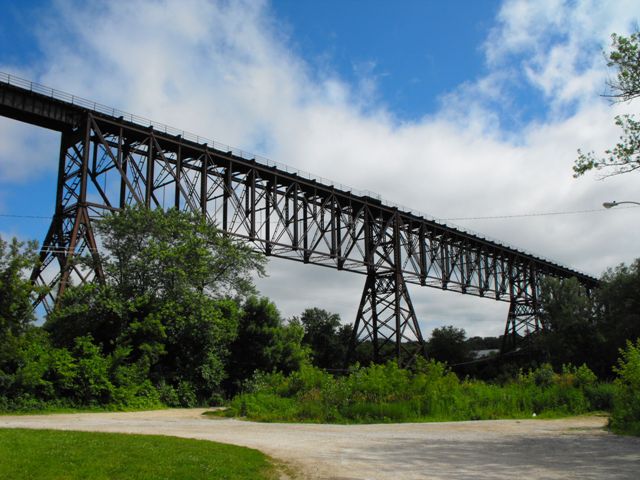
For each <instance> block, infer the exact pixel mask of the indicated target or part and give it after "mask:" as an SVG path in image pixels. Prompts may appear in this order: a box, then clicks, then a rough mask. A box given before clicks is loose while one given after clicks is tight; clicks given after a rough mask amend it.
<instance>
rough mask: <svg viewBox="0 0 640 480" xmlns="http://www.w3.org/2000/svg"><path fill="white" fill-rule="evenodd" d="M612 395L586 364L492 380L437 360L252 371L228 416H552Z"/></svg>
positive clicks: (594, 405)
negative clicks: (463, 375)
mask: <svg viewBox="0 0 640 480" xmlns="http://www.w3.org/2000/svg"><path fill="white" fill-rule="evenodd" d="M612 398H613V387H612V385H611V384H602V383H599V382H598V381H597V379H596V377H595V375H594V374H593V373H592V372H591V371H590V370H589V369H588V368H587V367H586V366H582V367H579V368H575V367H565V369H564V370H563V372H561V373H554V372H553V370H552V369H551V367H550V366H548V365H545V366H543V367H541V368H539V369H538V370H535V371H530V372H527V373H520V374H519V375H518V376H517V377H516V378H514V379H513V380H512V381H510V382H508V383H506V384H503V385H497V384H489V383H485V382H482V381H477V380H470V379H462V380H461V379H459V378H458V377H457V376H456V375H455V374H454V373H452V372H450V371H449V370H448V369H447V367H446V366H445V365H444V364H442V363H438V362H435V361H430V362H420V363H419V364H418V366H417V368H416V369H415V370H414V371H409V370H403V369H400V368H398V367H397V365H396V364H395V363H388V364H386V365H371V366H369V367H365V368H354V369H353V370H352V371H351V372H350V374H349V375H348V376H345V377H338V378H334V377H333V376H331V375H329V374H328V373H326V372H324V371H322V370H319V369H317V368H314V367H312V366H309V365H305V366H303V367H302V368H301V369H300V370H299V371H297V372H294V373H292V374H291V375H289V376H284V375H282V374H280V373H272V374H258V375H256V376H255V377H254V378H253V379H252V381H251V382H249V383H248V384H247V385H246V389H245V392H244V393H242V394H240V395H238V396H236V397H235V398H234V399H233V400H232V401H231V404H230V408H229V409H228V410H227V411H226V412H225V415H228V416H243V417H247V418H249V419H253V420H258V421H266V422H275V421H284V422H320V423H379V422H421V421H447V420H483V419H497V418H530V417H532V416H534V415H535V416H543V417H555V416H563V415H573V414H581V413H585V412H588V411H592V410H607V409H609V408H611V403H612Z"/></svg>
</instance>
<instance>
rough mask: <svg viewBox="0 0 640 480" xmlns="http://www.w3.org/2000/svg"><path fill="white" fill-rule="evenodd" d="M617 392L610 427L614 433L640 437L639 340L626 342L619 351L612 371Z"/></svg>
mask: <svg viewBox="0 0 640 480" xmlns="http://www.w3.org/2000/svg"><path fill="white" fill-rule="evenodd" d="M614 370H615V372H616V373H617V374H618V378H617V379H616V384H617V387H618V389H617V392H616V396H615V399H614V405H613V411H612V412H611V420H610V422H611V427H612V428H613V429H614V430H616V431H621V432H626V433H631V434H633V435H638V436H640V339H637V340H636V342H635V344H634V343H633V342H631V341H627V344H626V347H625V348H623V349H620V359H619V360H618V366H617V367H616V368H615V369H614Z"/></svg>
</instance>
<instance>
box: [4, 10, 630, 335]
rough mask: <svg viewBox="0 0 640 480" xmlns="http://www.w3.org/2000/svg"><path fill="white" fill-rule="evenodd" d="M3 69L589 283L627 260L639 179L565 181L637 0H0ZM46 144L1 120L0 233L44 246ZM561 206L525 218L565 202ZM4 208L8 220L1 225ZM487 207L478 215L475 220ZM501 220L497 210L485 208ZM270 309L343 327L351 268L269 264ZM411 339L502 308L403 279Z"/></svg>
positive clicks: (610, 109)
mask: <svg viewBox="0 0 640 480" xmlns="http://www.w3.org/2000/svg"><path fill="white" fill-rule="evenodd" d="M0 3H1V4H2V11H3V15H2V17H0V71H2V72H7V73H11V74H16V75H19V76H21V77H23V78H26V79H29V80H33V81H37V82H40V83H42V84H44V85H47V86H50V87H53V88H56V89H59V90H63V91H67V92H70V93H73V94H75V95H78V96H81V97H85V98H88V99H92V100H95V101H98V102H100V103H102V104H105V105H110V106H113V107H116V108H119V109H121V110H125V111H128V112H132V113H135V114H138V115H141V116H145V117H148V118H151V119H154V120H157V121H159V122H162V123H165V124H168V125H172V126H175V127H178V128H180V129H184V130H187V131H190V132H193V133H195V134H199V135H202V136H205V137H208V138H213V139H215V140H217V141H220V142H222V143H226V144H229V145H233V146H236V147H239V148H242V149H244V150H248V151H253V152H255V153H256V154H260V155H262V156H266V157H268V158H271V159H273V160H276V161H279V162H282V163H286V164H289V165H291V166H293V167H296V168H298V169H301V170H304V171H309V172H312V173H314V174H317V175H318V176H322V177H327V178H331V179H334V180H336V181H337V182H340V183H342V184H346V185H350V186H353V187H355V188H357V189H360V190H372V191H375V192H377V193H379V194H380V195H382V196H383V197H384V198H385V199H388V200H391V201H394V202H396V203H399V204H401V205H407V206H408V207H410V208H412V209H415V210H420V211H423V212H425V213H427V214H429V215H431V216H433V217H436V218H439V219H448V220H449V219H453V220H451V222H452V223H455V224H457V225H460V226H462V227H464V228H466V229H470V230H473V231H476V232H480V233H482V234H483V235H486V236H489V237H492V238H496V239H499V240H500V241H502V242H504V243H508V244H512V245H514V246H517V247H519V248H521V249H525V250H528V251H531V252H533V253H535V254H537V255H540V256H544V257H546V258H550V259H552V260H554V261H557V262H559V263H562V264H566V265H568V266H571V267H573V268H576V269H579V270H582V271H584V272H586V273H589V274H592V275H595V276H599V275H600V274H601V273H602V272H603V271H604V270H605V269H606V268H607V267H610V266H614V265H616V264H618V263H620V262H626V263H628V262H631V261H632V260H633V259H635V258H636V257H637V256H638V246H639V240H640V222H639V220H640V210H638V209H636V208H624V209H623V208H621V207H620V208H618V209H614V210H604V209H602V208H601V204H602V202H604V201H610V200H618V201H621V200H636V201H640V193H639V189H638V186H639V185H640V177H638V175H637V174H635V175H633V174H629V175H624V176H617V177H611V178H608V179H606V180H598V177H597V175H595V174H590V175H586V176H585V177H582V178H580V179H574V178H573V177H572V170H571V167H572V165H573V162H574V160H575V158H576V151H577V149H578V148H581V149H583V150H587V151H589V150H595V151H597V152H600V151H602V150H604V149H605V148H607V146H609V145H611V144H613V143H614V142H615V141H616V140H617V138H618V136H619V134H620V132H619V131H618V130H617V129H616V127H615V125H614V123H613V117H614V116H615V115H616V114H619V113H625V112H633V111H634V109H635V110H637V109H638V106H639V105H640V104H639V103H635V104H631V105H628V104H617V105H611V104H610V103H609V102H608V101H607V100H606V99H605V98H603V97H602V94H604V93H606V88H605V85H606V81H607V79H611V78H612V76H613V73H612V72H611V71H608V70H607V67H606V59H605V55H604V53H603V52H605V51H606V50H607V49H608V47H609V46H610V41H611V39H610V35H611V33H613V32H617V33H621V34H625V33H629V32H630V31H632V30H634V28H635V26H637V24H638V19H639V18H640V2H637V1H636V0H611V1H606V0H591V1H590V0H583V1H580V0H570V1H562V0H530V1H527V0H505V1H496V0H485V1H476V0H455V1H454V0H450V1H448V2H438V1H431V0H424V1H417V0H399V1H393V2H392V1H382V0H369V1H364V0H323V1H320V0H317V1H311V0H307V1H300V0H273V1H271V2H270V1H266V0H265V1H260V0H256V1H250V0H246V1H244V0H237V1H220V2H217V1H207V0H180V1H178V0H175V1H171V0H150V1H145V0H128V1H124V0H123V1H116V0H112V1H88V0H84V1H73V0H60V1H43V0H22V1H11V0H0ZM58 148H59V138H58V136H57V134H55V133H53V132H47V131H44V130H40V129H36V128H34V127H30V126H27V125H22V124H19V123H17V122H13V121H9V120H7V119H2V118H0V234H1V235H2V236H3V237H7V236H18V237H20V238H36V239H40V240H42V238H43V236H44V234H45V230H46V228H47V226H48V222H47V220H46V219H44V218H42V219H39V218H24V216H36V217H38V216H44V217H46V216H49V215H51V213H52V211H53V200H54V197H55V175H56V164H57V151H58ZM582 211H587V212H586V213H566V214H562V215H537V216H531V215H530V214H536V213H555V212H582ZM12 215H20V216H22V217H14V216H12ZM483 217H484V218H483ZM486 217H507V218H486ZM269 272H270V276H269V278H266V279H263V280H260V281H259V282H258V283H259V288H260V290H261V292H262V293H263V294H265V295H267V296H269V297H270V298H272V299H273V300H274V301H275V302H276V303H277V305H278V306H279V308H280V310H281V311H282V313H283V315H284V316H287V317H288V316H291V315H295V314H299V313H300V312H301V311H302V310H303V309H304V308H306V307H310V306H318V307H323V308H326V309H328V310H330V311H334V312H337V313H339V314H340V315H341V316H342V319H343V321H345V322H347V321H352V320H353V319H354V317H355V313H356V310H357V305H358V303H359V299H360V295H361V291H362V287H363V284H364V277H362V276H358V275H354V274H347V273H344V272H337V271H333V270H329V269H324V268H320V267H313V266H308V265H301V264H297V263H295V262H287V261H282V260H280V261H278V260H272V261H271V262H270V266H269ZM410 293H411V295H412V299H413V302H414V306H415V307H416V311H417V314H418V317H419V318H420V321H421V325H422V328H423V333H424V334H425V335H426V336H428V335H429V332H430V331H431V330H432V329H433V328H434V327H437V326H440V325H449V324H451V325H455V326H458V327H463V328H465V329H466V330H467V333H468V334H469V335H498V334H500V333H502V331H503V329H504V322H505V319H506V315H507V310H508V305H507V304H504V303H499V302H493V301H491V300H487V299H477V298H474V297H466V296H462V295H459V294H455V293H451V292H441V291H439V290H436V289H430V288H420V287H415V286H411V287H410Z"/></svg>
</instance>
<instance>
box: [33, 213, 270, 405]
mask: <svg viewBox="0 0 640 480" xmlns="http://www.w3.org/2000/svg"><path fill="white" fill-rule="evenodd" d="M96 229H97V231H98V233H99V238H100V241H101V243H102V247H103V249H102V250H103V252H104V253H103V255H102V256H101V258H100V266H101V268H102V270H103V272H104V273H105V277H106V278H105V282H104V283H102V284H91V285H83V286H79V287H71V288H68V289H67V290H66V293H65V295H64V297H63V298H62V299H61V300H60V304H59V308H57V309H56V311H54V312H53V313H52V314H51V315H50V317H49V318H48V320H47V322H46V324H45V328H46V329H47V330H48V331H49V332H51V336H52V339H53V340H54V342H55V344H56V346H58V347H64V348H68V349H73V348H75V346H76V338H77V337H83V336H86V335H90V336H91V337H92V339H93V342H95V344H96V345H97V346H98V347H99V349H100V352H101V354H102V355H103V356H105V358H106V356H111V358H112V361H114V362H115V363H117V369H113V368H112V374H113V375H116V374H117V375H118V376H119V378H120V383H119V384H118V385H119V386H121V387H126V386H127V385H126V379H129V380H130V381H131V382H140V381H141V379H150V380H152V381H153V382H154V383H155V384H156V385H158V386H161V387H162V388H161V390H162V392H163V396H164V397H163V398H164V399H165V400H166V401H169V402H170V403H174V402H176V403H180V404H183V405H193V404H195V403H204V402H207V401H209V400H210V399H211V398H213V397H214V396H216V395H218V394H219V392H220V388H221V387H220V384H221V381H222V380H223V379H224V378H225V362H226V358H227V355H228V352H229V344H230V343H231V341H232V340H233V339H234V338H235V335H236V331H237V324H238V315H239V313H238V307H237V304H236V301H235V300H232V297H233V298H235V299H238V300H240V299H242V298H246V297H247V296H248V295H250V294H252V293H253V292H254V291H255V288H254V286H253V283H252V278H253V275H254V274H256V273H257V274H259V275H261V274H263V273H264V263H265V260H264V258H263V257H262V256H260V255H258V254H257V253H255V252H253V251H251V250H250V249H249V248H248V247H246V246H244V245H242V244H239V243H237V242H235V241H233V240H232V239H230V238H229V237H228V236H226V235H224V234H223V233H222V232H220V231H219V230H217V229H216V228H215V227H214V226H213V225H211V224H209V223H207V222H206V221H205V220H204V218H202V217H201V216H199V215H196V214H190V213H186V212H180V211H177V210H170V211H166V212H165V211H161V210H148V209H145V208H133V209H128V210H125V211H123V212H120V213H116V214H113V215H110V216H107V217H106V218H105V219H103V220H102V221H101V222H99V223H98V225H97V228H96ZM84 261H86V262H88V263H90V264H91V263H92V262H93V261H94V260H93V259H92V258H88V259H85V260H84ZM94 266H95V265H94ZM116 383H117V382H116ZM118 385H116V386H118Z"/></svg>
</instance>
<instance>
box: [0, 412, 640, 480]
mask: <svg viewBox="0 0 640 480" xmlns="http://www.w3.org/2000/svg"><path fill="white" fill-rule="evenodd" d="M204 411H205V410H202V409H189V410H158V411H151V412H127V413H82V414H58V415H33V416H0V427H3V428H17V427H20V428H52V429H61V430H85V431H96V432H98V431H99V432H124V433H145V434H156V435H173V436H177V437H186V438H199V439H205V440H215V441H218V442H225V443H232V444H235V445H244V446H247V447H252V448H257V449H259V450H261V451H263V452H265V453H267V454H268V455H270V456H272V457H274V458H276V459H278V460H282V461H284V462H286V463H288V464H289V465H291V466H292V467H293V471H294V472H297V475H296V477H299V478H301V479H313V480H321V479H322V480H328V479H333V480H355V479H362V480H364V479H375V480H388V479H391V480H405V479H407V480H411V479H509V480H513V479H517V478H518V477H522V478H523V479H526V480H529V479H634V480H637V479H639V478H640V438H633V437H623V436H617V435H613V434H610V433H607V432H606V431H605V430H604V429H603V427H604V425H605V423H606V419H604V418H602V417H577V418H569V419H561V420H492V421H481V422H452V423H422V424H416V423H405V424H384V425H308V424H277V423H271V424H265V423H254V422H245V421H239V420H229V419H211V418H207V417H203V416H202V413H203V412H204Z"/></svg>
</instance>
